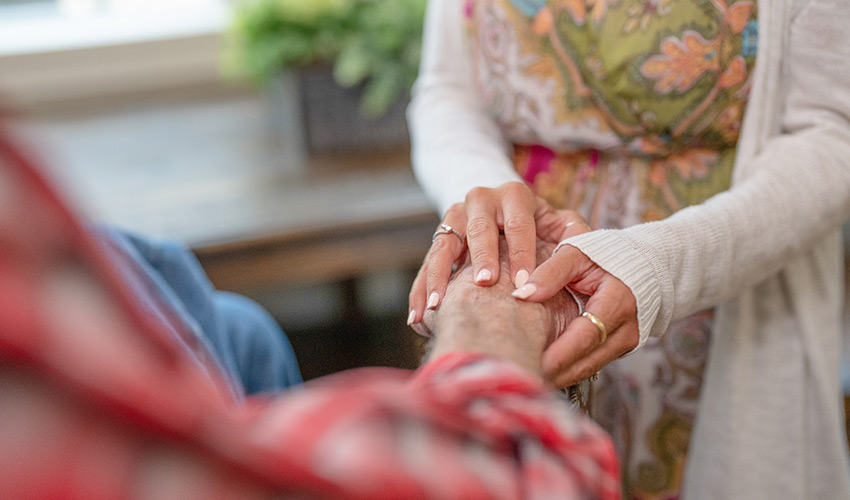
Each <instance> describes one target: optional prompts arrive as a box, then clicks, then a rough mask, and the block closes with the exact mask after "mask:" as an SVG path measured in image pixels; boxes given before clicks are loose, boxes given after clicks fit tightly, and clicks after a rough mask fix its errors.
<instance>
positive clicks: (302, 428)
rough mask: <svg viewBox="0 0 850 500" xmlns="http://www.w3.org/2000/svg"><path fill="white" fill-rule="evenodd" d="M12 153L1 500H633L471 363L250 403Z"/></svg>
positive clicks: (5, 235)
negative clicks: (150, 310) (162, 320)
mask: <svg viewBox="0 0 850 500" xmlns="http://www.w3.org/2000/svg"><path fill="white" fill-rule="evenodd" d="M122 279H123V278H121V273H119V272H118V270H117V269H116V268H115V267H114V264H113V263H112V262H111V261H110V260H109V258H108V256H107V254H106V253H105V252H104V251H103V249H102V248H101V247H100V245H99V243H98V240H97V239H96V238H93V237H92V236H91V235H89V233H88V232H87V231H86V229H85V227H84V225H83V224H82V223H81V221H80V220H79V219H78V218H77V217H75V216H74V215H73V214H72V213H71V212H70V211H69V210H67V208H66V204H65V203H63V201H62V200H61V198H60V197H59V196H58V195H57V194H56V192H55V191H54V190H52V189H51V188H50V186H49V183H48V182H46V180H45V179H44V178H43V177H41V176H40V174H39V173H38V171H37V170H36V169H34V168H32V167H31V166H30V165H29V163H28V161H27V160H26V158H25V157H23V156H22V155H20V154H19V153H18V152H17V150H16V149H15V148H13V147H12V146H11V143H10V142H9V141H8V139H4V138H3V137H2V136H0V497H2V498H9V499H22V500H26V499H68V500H72V499H80V500H108V499H155V500H162V499H181V500H183V499H195V498H197V499H205V500H207V499H230V498H234V499H237V498H238V499H255V498H257V499H259V498H333V499H367V498H368V499H375V498H380V499H394V498H399V499H400V498H457V499H465V500H466V499H476V498H505V499H510V498H541V499H542V498H582V499H584V498H598V499H615V498H619V479H618V478H619V471H618V465H617V462H616V458H615V453H614V450H613V446H612V444H611V442H610V440H609V438H608V437H607V436H606V435H605V434H604V433H603V432H602V431H601V430H599V428H597V427H596V426H595V425H594V424H593V423H591V422H590V421H589V420H587V419H585V418H584V417H582V416H580V415H577V414H576V413H574V412H573V411H572V410H570V409H569V407H568V406H567V405H566V404H565V403H564V401H562V400H561V399H560V398H559V397H558V396H556V395H555V394H554V393H552V392H550V391H549V390H547V388H545V387H544V386H543V385H542V384H541V383H540V382H539V381H536V380H534V379H532V378H529V377H528V376H526V375H524V374H523V372H521V371H519V370H518V369H516V368H515V367H514V366H513V365H512V364H510V363H508V362H505V361H501V360H497V359H492V358H488V357H484V356H480V355H474V354H469V353H457V354H453V355H449V356H445V357H443V358H441V359H438V360H436V361H434V362H432V363H430V364H428V365H426V366H425V367H423V368H421V369H420V370H418V371H416V372H407V371H401V370H394V369H385V368H375V369H365V370H358V371H352V372H346V373H342V374H338V375H334V376H331V377H327V378H325V379H322V380H319V381H315V382H313V383H308V384H307V385H306V386H304V387H303V388H301V389H297V390H293V391H292V392H291V393H289V394H287V395H285V396H284V397H279V398H275V399H273V400H259V399H253V400H252V399H249V400H248V401H247V402H246V401H238V400H236V399H235V398H234V397H233V396H232V393H231V392H230V391H229V390H228V389H227V387H226V386H225V384H224V383H223V382H222V377H221V375H220V374H219V373H218V372H217V371H216V370H215V369H214V368H213V367H212V366H203V365H199V364H198V361H197V358H195V357H191V356H188V355H187V353H186V352H185V351H183V350H181V349H182V348H181V347H180V344H179V343H178V342H175V341H174V339H173V338H170V337H169V334H168V333H167V332H166V331H165V330H164V329H162V328H161V327H160V325H158V324H156V323H155V322H153V321H152V320H151V319H150V318H148V317H146V315H145V314H144V312H143V311H142V310H141V309H139V308H137V307H136V306H135V305H134V302H133V300H132V294H131V293H130V292H129V291H128V287H127V286H126V283H124V282H122Z"/></svg>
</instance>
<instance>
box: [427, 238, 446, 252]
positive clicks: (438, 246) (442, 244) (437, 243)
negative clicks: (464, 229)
mask: <svg viewBox="0 0 850 500" xmlns="http://www.w3.org/2000/svg"><path fill="white" fill-rule="evenodd" d="M449 250H450V249H449V239H448V238H446V237H444V236H442V235H441V236H438V237H436V238H434V241H432V242H431V250H430V252H429V253H430V254H431V255H435V254H438V253H442V252H447V251H449Z"/></svg>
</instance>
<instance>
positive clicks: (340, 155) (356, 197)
mask: <svg viewBox="0 0 850 500" xmlns="http://www.w3.org/2000/svg"><path fill="white" fill-rule="evenodd" d="M424 3H425V2H424V1H423V0H387V1H384V2H381V1H357V0H354V1H351V0H309V1H305V0H269V1H263V0H259V1H251V2H227V1H223V0H0V103H2V106H3V107H4V108H7V109H10V110H11V111H12V112H13V114H14V115H15V116H16V120H15V128H16V129H19V130H20V132H21V135H22V136H23V137H24V138H25V140H26V141H27V142H28V143H29V144H30V149H32V150H33V151H35V152H36V153H37V154H38V155H39V156H40V157H41V159H42V160H43V161H44V163H45V164H46V165H47V166H48V167H49V168H50V169H51V170H52V171H53V173H54V174H55V176H56V178H57V180H58V182H60V183H61V187H62V188H63V190H64V191H65V192H66V193H68V196H69V197H70V198H71V199H72V201H73V203H75V204H76V205H77V206H78V207H79V208H80V210H82V211H84V212H85V213H86V214H87V215H88V216H89V217H90V218H91V219H92V220H94V221H98V222H104V223H109V224H113V225H116V226H119V227H122V228H124V229H128V230H130V231H135V232H139V233H142V234H145V235H148V236H154V237H163V238H174V239H178V240H181V241H183V242H185V243H186V244H187V245H188V246H189V247H190V248H192V249H193V251H194V252H195V253H196V255H197V256H198V257H199V259H200V261H201V263H202V265H203V266H204V268H205V269H206V270H207V272H208V274H209V275H210V277H211V279H212V281H213V282H214V284H215V285H216V286H217V287H218V288H220V289H225V290H231V291H236V292H239V293H242V294H245V295H248V296H250V297H252V298H254V299H256V300H257V301H259V302H260V303H261V304H262V305H263V306H265V307H266V308H267V309H268V310H269V311H270V312H271V313H272V314H273V315H274V316H275V318H276V319H277V320H278V321H279V323H280V324H281V326H282V327H283V328H284V330H285V331H286V332H287V334H288V335H289V336H290V340H291V341H292V344H293V347H294V349H295V351H296V355H297V356H298V358H299V362H300V364H301V369H302V371H303V373H304V376H305V378H308V379H309V378H314V377H316V376H320V375H324V374H327V373H332V372H335V371H339V370H341V369H345V368H350V367H354V366H362V365H384V366H398V367H413V366H415V365H416V364H417V363H418V358H419V350H420V345H419V343H418V341H417V339H416V338H415V335H414V334H413V333H412V331H410V330H409V329H408V328H407V326H406V325H405V320H406V316H407V293H408V289H409V286H410V283H411V281H412V279H413V276H414V273H415V270H416V269H417V268H418V265H419V263H420V262H421V259H422V257H423V256H424V254H425V251H426V250H427V248H428V246H429V245H430V236H431V233H432V232H433V229H434V227H435V226H436V224H437V222H438V218H437V215H436V214H435V213H434V212H433V210H432V208H431V206H430V204H429V203H428V201H427V200H426V199H425V197H424V195H423V194H422V192H421V191H420V190H419V188H418V186H417V185H416V183H415V180H414V178H413V175H412V172H411V169H410V164H409V140H408V136H407V129H406V125H405V122H404V108H405V105H406V100H407V95H408V94H407V91H408V89H409V85H410V84H411V83H412V79H413V77H414V76H415V68H416V64H417V62H418V57H419V52H418V50H419V37H420V33H421V21H422V14H423V12H424Z"/></svg>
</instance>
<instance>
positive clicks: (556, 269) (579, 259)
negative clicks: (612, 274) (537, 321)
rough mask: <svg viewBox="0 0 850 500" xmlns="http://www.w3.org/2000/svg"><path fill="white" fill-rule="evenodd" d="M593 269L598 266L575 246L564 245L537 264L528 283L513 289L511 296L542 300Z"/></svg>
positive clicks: (534, 300)
mask: <svg viewBox="0 0 850 500" xmlns="http://www.w3.org/2000/svg"><path fill="white" fill-rule="evenodd" d="M593 269H599V268H598V267H597V266H596V264H594V263H593V261H591V260H590V259H588V258H587V256H585V255H584V254H583V253H581V252H580V251H579V250H578V249H577V248H575V247H573V246H569V245H566V246H564V247H562V248H561V249H560V250H559V251H558V252H557V253H555V254H554V255H553V256H552V257H550V258H548V259H546V260H545V261H544V262H543V263H542V264H540V265H539V266H537V269H535V270H534V272H533V273H531V276H530V277H529V278H528V283H526V284H525V285H523V286H522V287H520V288H517V289H516V290H514V292H513V296H514V297H516V298H518V299H521V300H528V301H531V302H542V301H544V300H546V299H548V298H550V297H552V296H553V295H555V294H556V293H558V292H559V291H560V290H561V289H562V288H564V287H565V286H567V285H569V284H570V283H572V282H574V281H578V280H580V279H582V278H583V277H584V276H585V275H586V274H587V273H589V272H590V271H591V270H593ZM602 272H603V273H604V271H602ZM581 291H582V292H583V293H588V292H585V291H584V290H581ZM588 294H589V293H588Z"/></svg>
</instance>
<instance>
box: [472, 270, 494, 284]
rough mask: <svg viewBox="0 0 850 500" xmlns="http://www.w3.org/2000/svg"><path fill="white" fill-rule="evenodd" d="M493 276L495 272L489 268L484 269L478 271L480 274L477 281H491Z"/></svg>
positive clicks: (476, 278)
mask: <svg viewBox="0 0 850 500" xmlns="http://www.w3.org/2000/svg"><path fill="white" fill-rule="evenodd" d="M492 277H493V273H492V272H491V271H490V270H489V269H482V270H480V271H478V276H476V277H475V282H476V283H484V282H486V281H490V278H492Z"/></svg>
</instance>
